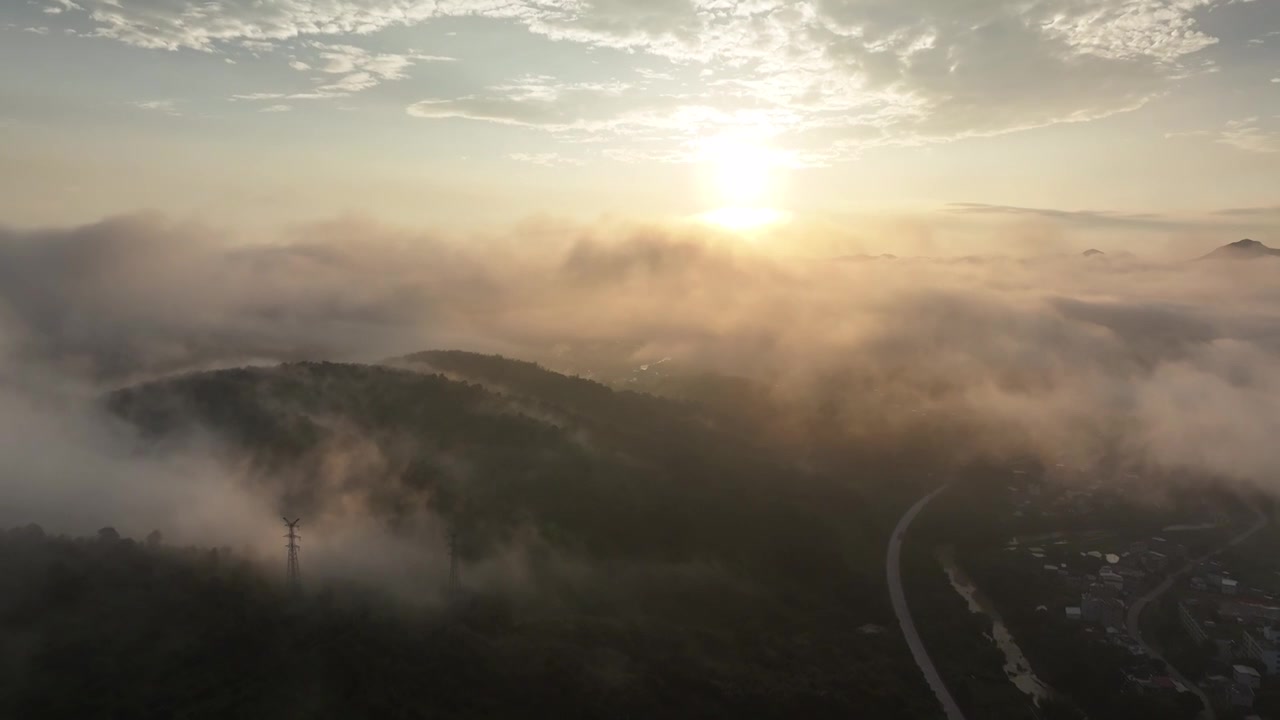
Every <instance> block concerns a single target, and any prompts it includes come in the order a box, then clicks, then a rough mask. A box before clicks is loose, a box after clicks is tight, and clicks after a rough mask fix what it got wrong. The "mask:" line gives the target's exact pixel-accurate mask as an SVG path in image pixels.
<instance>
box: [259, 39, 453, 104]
mask: <svg viewBox="0 0 1280 720" xmlns="http://www.w3.org/2000/svg"><path fill="white" fill-rule="evenodd" d="M306 48H307V49H309V50H312V51H313V52H314V53H315V55H316V62H315V63H314V64H312V63H306V62H303V61H301V60H298V59H297V58H294V59H292V60H290V62H289V67H291V68H293V69H294V70H299V71H309V70H313V69H314V70H315V71H317V72H318V73H321V74H322V76H323V75H328V76H336V77H335V78H334V79H330V80H320V81H318V84H317V85H316V86H315V87H314V88H312V89H311V90H305V91H295V92H257V93H244V94H239V95H235V96H233V97H234V99H237V100H272V99H280V98H288V99H290V100H324V99H331V98H343V97H348V96H350V95H353V94H355V93H358V92H361V91H363V90H368V89H369V88H372V87H376V86H377V85H380V84H381V83H383V82H387V81H391V80H403V79H405V78H406V77H408V71H409V69H410V68H412V67H413V66H414V65H415V64H417V63H419V62H450V61H452V60H453V58H448V57H442V56H438V55H426V54H423V53H400V54H397V53H375V52H370V51H369V50H365V49H364V48H359V47H356V46H354V45H341V44H327V43H320V42H312V43H308V44H307V45H306Z"/></svg>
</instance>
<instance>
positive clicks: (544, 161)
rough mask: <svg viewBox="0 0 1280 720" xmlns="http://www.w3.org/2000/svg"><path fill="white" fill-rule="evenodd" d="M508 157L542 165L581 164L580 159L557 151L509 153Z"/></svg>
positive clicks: (517, 160)
mask: <svg viewBox="0 0 1280 720" xmlns="http://www.w3.org/2000/svg"><path fill="white" fill-rule="evenodd" d="M508 157H510V158H511V159H512V160H515V161H516V162H524V163H530V164H532V165H542V166H543V167H564V166H567V165H582V164H583V162H582V161H581V160H578V159H576V158H569V157H565V156H563V155H561V154H559V153H511V154H510V155H508Z"/></svg>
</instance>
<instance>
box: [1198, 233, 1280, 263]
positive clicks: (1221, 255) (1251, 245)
mask: <svg viewBox="0 0 1280 720" xmlns="http://www.w3.org/2000/svg"><path fill="white" fill-rule="evenodd" d="M1273 256H1280V250H1276V249H1275V248H1270V247H1267V246H1266V245H1263V244H1262V243H1260V242H1258V241H1257V240H1250V239H1248V238H1245V239H1244V240H1237V241H1236V242H1233V243H1230V244H1228V245H1223V246H1222V247H1220V248H1218V249H1217V250H1214V251H1213V252H1211V253H1209V254H1208V255H1205V256H1204V259H1228V260H1232V259H1247V258H1256V257H1273Z"/></svg>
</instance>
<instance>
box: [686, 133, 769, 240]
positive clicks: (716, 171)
mask: <svg viewBox="0 0 1280 720" xmlns="http://www.w3.org/2000/svg"><path fill="white" fill-rule="evenodd" d="M698 160H699V165H700V167H701V168H702V173H703V176H704V178H705V184H706V186H707V190H708V191H709V192H708V194H709V195H710V196H711V198H712V199H713V200H712V201H713V202H714V203H715V205H716V209H714V210H711V211H709V212H706V213H703V214H702V215H701V216H700V217H701V219H702V220H703V221H705V222H709V223H711V224H713V225H719V226H721V227H724V228H727V229H730V230H750V229H753V228H758V227H762V226H766V225H773V224H776V223H778V222H780V221H781V220H783V219H784V218H785V217H786V214H785V213H783V212H780V211H778V210H776V209H774V208H773V207H771V201H772V200H773V199H775V197H774V196H775V194H776V192H777V180H778V174H779V172H780V170H781V168H782V164H783V163H782V159H781V155H780V154H779V153H778V152H777V151H775V150H773V149H772V148H770V147H769V146H768V145H766V144H763V143H760V142H756V141H753V140H751V139H750V138H742V137H733V136H721V137H716V138H713V139H710V140H707V141H705V142H703V143H701V144H700V146H699V152H698Z"/></svg>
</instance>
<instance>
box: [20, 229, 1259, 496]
mask: <svg viewBox="0 0 1280 720" xmlns="http://www.w3.org/2000/svg"><path fill="white" fill-rule="evenodd" d="M1277 273H1280V262H1275V261H1272V260H1268V259H1260V260H1256V261H1250V262H1240V263H1231V262H1228V263H1219V262H1177V263H1154V262H1149V261H1144V260H1140V259H1138V258H1134V257H1132V256H1123V255H1119V256H1117V255H1112V256H1108V257H1100V258H1097V257H1095V258H1084V257H1078V256H1054V257H1044V258H1039V259H1026V260H1013V259H1002V258H987V259H982V258H959V259H915V260H911V259H903V260H896V261H895V260H870V259H867V260H858V259H849V260H812V259H810V260H798V259H794V258H787V257H780V256H776V255H774V254H771V253H770V252H768V251H767V250H765V249H763V248H759V247H752V246H748V245H744V244H741V243H740V242H738V241H736V240H733V239H731V238H727V237H722V236H718V235H715V234H710V233H708V232H706V231H699V230H694V229H690V228H674V229H664V228H658V227H650V228H634V227H632V228H618V227H613V228H589V227H565V226H557V225H554V224H542V225H528V226H525V227H523V228H521V229H520V230H519V231H518V232H516V233H513V234H512V235H511V236H510V237H498V238H491V239H489V240H484V241H481V240H473V241H471V242H469V243H466V244H459V243H455V242H449V241H444V240H440V239H437V238H433V237H432V236H430V235H426V234H422V233H412V232H407V231H396V230H390V229H387V228H381V227H378V226H374V225H370V224H367V223H361V222H355V221H349V222H340V223H330V224H324V225H316V226H311V227H308V228H305V229H301V230H299V231H297V232H296V233H295V234H292V235H286V236H283V237H281V238H279V239H278V240H277V241H275V242H272V243H269V244H243V243H234V242H231V240H230V239H229V238H227V237H226V236H224V235H223V234H221V233H219V232H215V231H212V230H210V229H208V228H204V227H200V226H195V225H189V224H182V223H175V222H173V221H170V220H167V219H165V218H163V217H158V216H137V217H128V218H118V219H114V220H108V221H104V222H102V223H99V224H96V225H91V226H86V227H80V228H69V229H50V230H44V231H36V232H14V231H5V232H0V288H2V289H3V290H0V338H2V339H3V342H2V343H0V352H2V353H3V355H4V357H5V358H6V360H5V362H4V364H3V366H0V367H4V368H5V369H6V373H7V375H8V376H9V379H10V382H11V383H15V382H19V381H20V382H22V383H26V384H29V382H30V380H29V379H30V378H31V377H32V376H33V373H35V372H36V371H37V370H38V371H39V373H40V375H41V376H43V377H46V378H47V377H49V376H53V377H55V378H57V377H76V378H80V379H82V380H83V379H86V378H88V379H91V380H93V381H99V382H101V381H106V382H108V383H118V382H120V381H122V380H125V379H128V378H138V377H145V376H147V375H149V374H154V373H159V372H167V371H174V370H180V369H184V368H193V367H207V366H213V365H226V364H240V363H245V362H263V361H275V360H289V359H301V358H311V359H315V358H328V359H359V360H377V359H380V358H383V357H387V356H390V355H394V354H400V353H406V352H411V351H415V350H419V349H423V348H428V347H462V348H468V349H479V350H486V351H501V352H505V353H506V354H509V355H513V356H517V357H526V358H534V359H542V360H544V361H546V362H550V363H552V364H558V365H559V366H560V367H563V368H566V369H574V370H579V371H582V370H590V369H591V368H590V364H589V361H586V360H584V359H583V356H582V355H580V354H578V352H577V351H578V350H579V349H582V348H588V347H609V348H614V351H612V356H611V357H610V358H609V359H610V361H611V362H620V363H622V364H624V365H625V364H627V363H632V364H634V365H635V366H638V365H640V364H642V363H645V362H649V361H653V360H656V359H659V358H663V357H670V358H673V360H674V361H675V362H676V364H677V366H679V367H683V368H687V369H689V370H691V371H695V370H701V369H709V370H715V371H720V372H726V373H732V374H739V375H744V376H747V377H750V378H753V379H755V380H756V381H758V382H760V383H762V384H763V385H764V386H765V387H768V388H771V392H772V393H773V395H774V398H775V400H776V401H777V402H778V403H779V404H780V406H783V407H792V408H794V409H796V411H797V412H806V411H808V410H809V409H812V408H814V407H817V406H819V405H823V406H827V407H828V411H830V412H832V413H834V414H832V415H830V416H829V417H828V422H829V423H830V424H831V426H832V427H834V428H837V430H838V431H840V432H845V431H847V432H849V433H854V434H856V433H859V432H866V431H867V430H868V428H885V427H892V426H894V425H895V424H902V425H903V426H904V427H905V426H907V425H910V424H911V423H913V422H916V421H917V420H919V419H921V418H935V419H936V418H946V419H947V422H949V423H955V424H956V426H958V427H963V428H965V432H970V433H973V434H974V437H975V438H979V440H976V441H975V442H979V443H981V444H985V445H987V446H989V447H988V449H990V450H991V451H992V452H1000V453H1007V452H1027V451H1034V452H1037V453H1040V454H1042V455H1043V456H1045V457H1046V458H1050V457H1052V458H1062V457H1069V458H1073V459H1075V460H1077V461H1079V462H1081V463H1089V462H1093V461H1094V460H1096V459H1097V457H1099V456H1100V455H1102V454H1105V453H1114V452H1117V451H1118V449H1119V450H1123V452H1124V453H1125V454H1126V455H1127V456H1128V457H1130V458H1131V459H1133V461H1134V462H1143V463H1147V462H1149V463H1154V464H1156V465H1163V466H1168V467H1189V468H1194V469H1197V470H1200V471H1212V472H1217V473H1224V474H1229V475H1233V476H1235V477H1239V478H1242V479H1249V480H1252V481H1256V482H1269V481H1270V478H1271V477H1272V476H1273V475H1274V470H1275V469H1276V468H1278V467H1280V455H1277V453H1276V450H1275V448H1274V444H1272V443H1269V442H1266V441H1264V438H1266V437H1271V436H1274V434H1275V433H1276V432H1277V431H1280V369H1278V368H1280V357H1278V355H1280V290H1277V289H1276V288H1278V287H1280V283H1276V282H1275V280H1276V274H1277Z"/></svg>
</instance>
